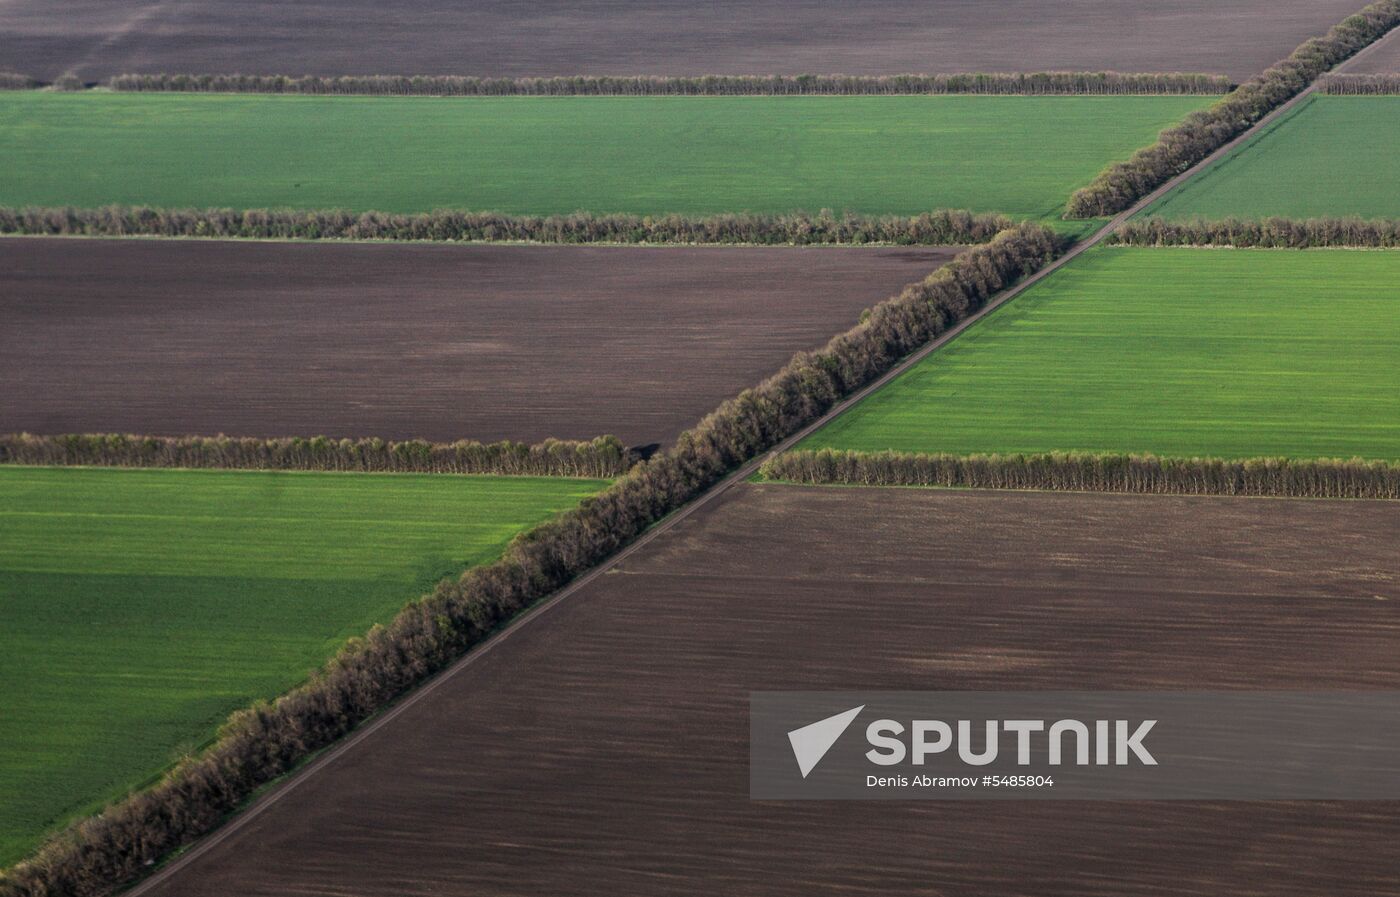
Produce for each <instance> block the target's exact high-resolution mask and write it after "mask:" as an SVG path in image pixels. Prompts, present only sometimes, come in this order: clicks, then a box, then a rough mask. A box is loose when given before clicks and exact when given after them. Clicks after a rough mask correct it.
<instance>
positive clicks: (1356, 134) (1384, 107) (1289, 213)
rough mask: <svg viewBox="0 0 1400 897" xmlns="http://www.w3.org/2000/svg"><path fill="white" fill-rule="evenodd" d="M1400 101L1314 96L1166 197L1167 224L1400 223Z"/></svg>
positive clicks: (1159, 209)
mask: <svg viewBox="0 0 1400 897" xmlns="http://www.w3.org/2000/svg"><path fill="white" fill-rule="evenodd" d="M1397 147H1400V97H1343V96H1313V97H1310V98H1308V99H1307V100H1305V101H1304V102H1303V103H1302V104H1301V105H1300V107H1299V108H1298V109H1297V110H1295V111H1294V112H1292V113H1290V114H1289V115H1288V116H1287V117H1286V118H1285V119H1283V120H1282V121H1281V122H1279V123H1276V124H1275V125H1273V126H1272V127H1270V128H1269V129H1268V130H1266V131H1265V132H1264V133H1263V134H1261V135H1259V136H1258V137H1256V138H1255V139H1254V140H1251V141H1250V142H1248V143H1246V144H1245V145H1244V146H1242V147H1241V148H1239V149H1238V150H1236V151H1235V152H1234V153H1232V154H1231V155H1230V156H1229V157H1227V158H1225V159H1223V160H1221V162H1220V164H1218V165H1216V166H1215V167H1214V168H1211V169H1210V170H1208V171H1206V172H1205V173H1204V174H1202V175H1200V176H1198V177H1195V178H1192V179H1191V180H1190V181H1188V182H1186V184H1185V185H1184V186H1182V187H1181V189H1179V190H1177V191H1175V192H1174V193H1171V194H1169V195H1168V196H1166V197H1164V198H1163V199H1162V200H1161V201H1160V202H1158V203H1156V204H1155V205H1154V206H1153V207H1152V208H1150V209H1148V210H1147V211H1146V213H1145V214H1147V215H1161V216H1163V217H1166V218H1176V219H1183V218H1212V219H1218V218H1229V217H1236V218H1264V217H1268V216H1272V215H1280V216H1283V217H1287V218H1323V217H1346V216H1353V215H1355V216H1360V217H1362V218H1400V152H1397Z"/></svg>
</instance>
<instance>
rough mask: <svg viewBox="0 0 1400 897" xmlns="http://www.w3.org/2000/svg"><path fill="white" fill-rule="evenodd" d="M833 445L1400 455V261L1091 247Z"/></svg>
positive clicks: (839, 431)
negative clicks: (1091, 248)
mask: <svg viewBox="0 0 1400 897" xmlns="http://www.w3.org/2000/svg"><path fill="white" fill-rule="evenodd" d="M827 447H831V448H843V449H855V450H867V451H876V450H884V449H894V450H899V451H910V452H952V453H959V454H965V453H975V452H1042V451H1057V450H1083V451H1105V452H1153V453H1156V454H1160V455H1167V456H1214V457H1223V458H1247V457H1254V456H1260V455H1280V456H1291V457H1344V458H1350V457H1354V456H1360V457H1364V458H1373V459H1387V460H1397V459H1400V252H1357V251H1349V250H1309V251H1267V250H1209V249H1126V248H1099V249H1094V250H1091V251H1089V252H1087V253H1085V254H1084V255H1083V256H1081V257H1080V258H1079V259H1077V260H1075V261H1074V262H1073V263H1071V264H1069V265H1067V266H1066V267H1064V268H1062V269H1060V270H1059V271H1057V272H1056V273H1055V274H1053V275H1051V276H1050V277H1048V278H1046V280H1044V281H1043V282H1041V283H1040V284H1037V285H1036V286H1035V287H1032V288H1031V289H1030V290H1028V291H1027V292H1026V293H1025V294H1024V295H1022V296H1020V297H1019V298H1017V299H1015V300H1013V301H1012V302H1010V303H1009V304H1008V305H1005V306H1003V307H1002V308H1000V309H998V310H997V311H996V312H994V313H993V314H991V315H990V316H988V317H987V318H986V319H985V320H983V321H981V322H979V323H978V324H976V325H975V326H973V327H972V328H970V329H969V330H968V331H967V332H966V333H965V334H963V335H962V336H959V337H958V338H957V339H956V340H954V341H953V342H951V343H950V344H949V345H948V346H947V347H946V348H944V349H942V350H940V351H938V352H935V353H933V354H932V355H930V356H929V357H928V358H926V359H924V360H923V361H922V362H920V363H919V364H918V365H916V366H915V367H914V368H912V369H911V370H910V371H908V372H907V373H905V374H904V375H903V376H901V377H900V378H899V379H897V380H895V381H894V382H893V383H891V384H890V385H889V386H886V387H885V388H884V389H881V390H880V391H879V392H877V393H875V394H873V395H872V396H871V397H870V398H868V399H866V400H865V401H863V402H861V403H860V404H859V405H857V406H856V407H855V408H853V409H851V410H850V411H848V412H847V413H846V414H844V415H842V416H841V417H839V418H837V419H836V420H835V421H833V422H832V423H831V424H830V425H829V426H827V427H825V428H824V429H822V430H820V431H818V432H817V433H815V434H814V435H813V436H812V437H810V438H809V439H807V440H805V441H804V442H803V443H802V448H808V449H812V448H827Z"/></svg>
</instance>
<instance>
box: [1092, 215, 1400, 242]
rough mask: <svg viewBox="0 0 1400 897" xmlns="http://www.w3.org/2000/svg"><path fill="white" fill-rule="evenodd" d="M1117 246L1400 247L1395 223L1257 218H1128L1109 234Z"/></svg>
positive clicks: (1399, 230) (1398, 226) (1399, 231)
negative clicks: (1174, 219) (1217, 219)
mask: <svg viewBox="0 0 1400 897" xmlns="http://www.w3.org/2000/svg"><path fill="white" fill-rule="evenodd" d="M1106 242H1107V243H1109V244H1114V245H1119V246H1237V247H1240V248H1249V249H1320V248H1325V247H1355V248H1361V249H1394V248H1397V247H1400V220H1396V219H1388V220H1377V221H1366V220H1363V219H1361V218H1307V219H1299V218H1263V219H1254V220H1246V219H1241V218H1224V219H1221V220H1219V221H1203V220H1201V221H1168V220H1166V219H1164V218H1143V219H1133V220H1131V221H1128V222H1126V223H1125V224H1124V225H1123V226H1122V227H1120V228H1118V230H1116V231H1114V232H1113V233H1112V234H1109V236H1108V239H1107V240H1106Z"/></svg>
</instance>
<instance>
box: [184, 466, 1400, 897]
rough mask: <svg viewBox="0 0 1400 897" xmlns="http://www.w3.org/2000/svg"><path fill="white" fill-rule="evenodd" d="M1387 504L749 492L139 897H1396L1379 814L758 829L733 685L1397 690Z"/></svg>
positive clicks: (1399, 608)
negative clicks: (856, 896) (1325, 896)
mask: <svg viewBox="0 0 1400 897" xmlns="http://www.w3.org/2000/svg"><path fill="white" fill-rule="evenodd" d="M1397 532H1400V504H1396V503H1362V502H1355V503H1337V502H1311V503H1310V502H1301V501H1274V500H1247V499H1241V500H1230V499H1185V498H1156V497H1134V496H1088V495H1050V494H1024V493H1023V494H1016V493H1000V494H996V493H955V492H954V493H949V492H943V493H940V492H933V491H917V490H859V489H829V490H823V489H820V488H794V487H781V486H744V487H740V488H739V489H736V490H734V491H733V492H731V493H730V494H729V495H727V496H725V497H724V498H722V499H721V500H720V501H718V502H716V503H714V505H713V506H712V507H708V508H705V509H703V510H702V511H701V512H699V513H697V514H696V515H694V516H693V517H691V518H689V519H687V520H685V521H684V522H683V523H682V524H681V525H680V526H678V527H677V528H676V529H675V530H672V531H671V532H668V533H666V534H664V535H663V536H662V537H661V538H659V539H658V540H657V541H656V542H655V543H653V544H652V545H650V546H648V547H647V548H646V549H645V550H644V551H642V552H639V553H638V554H637V555H636V556H634V557H633V558H631V559H629V560H628V561H626V562H625V563H624V564H623V566H622V569H621V570H620V572H615V573H613V574H611V575H609V576H606V577H603V578H601V579H600V580H598V581H597V582H595V583H593V584H592V585H590V586H589V587H587V588H586V589H585V590H584V591H582V592H580V593H579V594H577V595H575V596H572V597H571V598H569V599H568V600H567V601H565V602H564V603H562V604H561V605H559V606H557V607H555V608H552V609H551V610H550V611H549V612H548V613H546V614H545V615H544V616H542V617H540V618H538V619H537V620H535V621H533V622H531V623H530V624H528V626H527V628H525V629H522V630H520V631H519V632H517V633H516V634H515V635H513V636H512V637H511V638H509V639H507V640H506V641H504V642H502V643H500V644H499V645H498V646H497V647H496V648H495V649H494V650H493V651H491V652H490V653H488V654H486V655H484V656H482V657H481V658H480V659H479V660H478V661H477V662H476V663H474V664H473V665H471V666H469V667H467V668H466V669H464V670H462V671H461V672H460V673H459V674H458V675H457V676H455V677H454V678H452V679H450V680H448V681H447V682H445V683H444V684H443V685H442V686H441V687H440V688H438V689H437V690H435V691H434V692H432V693H430V694H429V695H428V696H427V697H426V698H425V699H424V700H422V701H421V702H419V703H417V704H416V705H413V706H411V707H410V708H408V710H407V711H406V712H405V713H404V714H403V715H401V716H400V717H398V718H397V719H395V720H394V721H392V722H391V723H390V724H389V725H387V726H385V727H384V728H382V729H380V730H378V731H377V732H375V733H373V734H372V735H371V736H370V737H369V738H367V739H366V740H365V741H364V742H363V743H361V744H359V745H357V746H356V747H355V748H354V749H353V750H351V751H350V752H348V753H347V754H345V755H344V756H343V757H341V758H340V759H338V760H337V761H336V762H335V763H333V764H331V765H329V766H328V767H326V768H325V769H323V770H321V771H320V772H318V773H317V774H315V775H314V776H311V777H309V778H308V779H306V780H305V781H304V782H303V783H301V784H300V785H299V786H298V787H296V788H295V789H293V790H291V791H290V792H287V793H286V794H285V795H284V796H283V797H282V799H281V800H280V801H279V802H278V803H276V804H275V805H273V806H272V807H271V808H270V809H269V810H268V811H267V812H265V813H263V814H262V815H260V816H258V817H256V818H254V819H252V820H250V824H248V825H247V826H246V827H245V828H243V829H242V830H240V831H238V832H237V833H236V834H234V835H233V836H232V837H230V838H228V839H227V840H224V841H223V842H221V843H219V844H217V845H216V846H215V847H214V848H213V849H212V850H211V851H210V852H209V853H208V854H206V855H205V856H203V857H201V858H199V859H198V860H197V861H196V862H194V863H193V864H192V865H191V866H189V867H186V868H185V869H184V870H181V871H180V872H179V873H177V874H176V875H175V876H174V877H173V878H172V879H171V880H170V881H167V882H166V883H164V884H163V885H162V886H161V887H160V888H158V889H157V890H156V893H157V894H159V895H161V897H175V895H180V897H210V895H237V897H249V895H274V894H293V893H294V894H327V895H329V894H336V895H420V894H478V895H540V894H553V895H616V894H648V895H673V894H674V895H694V894H744V895H793V897H796V895H812V894H831V895H837V894H841V895H850V894H870V895H876V894H880V895H884V894H901V895H906V894H921V895H989V897H991V895H994V897H1006V895H1009V894H1020V895H1027V894H1036V895H1065V897H1070V895H1075V897H1083V895H1103V897H1110V895H1112V897H1122V895H1143V897H1146V895H1154V897H1160V895H1202V894H1213V895H1214V894H1269V895H1283V894H1287V895H1308V897H1316V895H1319V894H1328V895H1338V894H1355V895H1368V897H1373V895H1378V894H1396V893H1400V860H1397V858H1396V854H1395V851H1394V844H1395V843H1396V840H1397V838H1400V809H1397V808H1396V805H1395V804H1393V803H1379V802H1377V803H1302V802H1299V803H1200V802H1181V803H1174V802H1159V803H1107V802H1104V803H1076V802H1006V803H1000V802H998V803H979V802H972V803H968V802H910V803H890V802H859V803H827V802H811V803H808V802H797V803H755V802H751V801H750V800H749V799H748V796H747V789H748V782H747V763H748V759H747V758H748V746H747V738H748V722H747V715H746V714H747V702H748V695H749V692H750V691H753V690H760V689H841V690H855V689H1008V690H1014V689H1054V688H1059V689H1092V688H1114V689H1186V688H1199V689H1207V688H1227V689H1233V688H1279V689H1324V688H1363V689H1365V688H1382V687H1384V688H1397V687H1400V652H1397V651H1396V650H1395V646H1396V644H1397V639H1400V600H1397V599H1400V565H1397V561H1396V557H1395V534H1396V533H1397Z"/></svg>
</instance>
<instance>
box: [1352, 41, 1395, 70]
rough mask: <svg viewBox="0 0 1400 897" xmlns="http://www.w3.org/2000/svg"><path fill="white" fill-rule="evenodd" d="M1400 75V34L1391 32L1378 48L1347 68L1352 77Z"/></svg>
mask: <svg viewBox="0 0 1400 897" xmlns="http://www.w3.org/2000/svg"><path fill="white" fill-rule="evenodd" d="M1397 73H1400V34H1396V33H1395V32H1393V31H1392V32H1391V33H1390V34H1389V36H1387V37H1385V38H1382V39H1381V40H1380V41H1379V42H1378V43H1377V45H1376V48H1375V49H1374V50H1372V51H1371V52H1369V53H1367V54H1366V55H1365V56H1363V57H1362V58H1361V59H1358V60H1357V61H1356V62H1354V63H1352V64H1351V65H1349V66H1347V74H1350V75H1393V74H1397Z"/></svg>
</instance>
